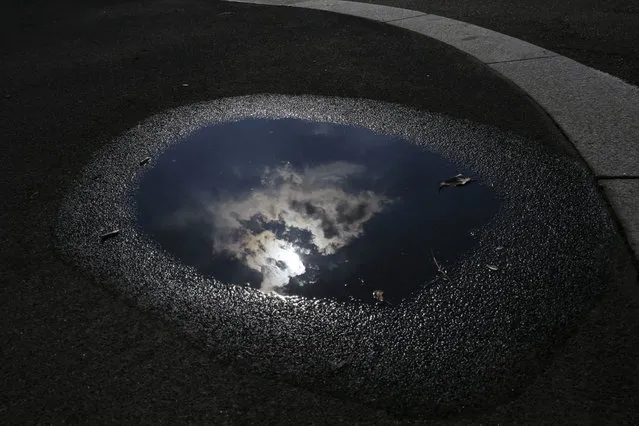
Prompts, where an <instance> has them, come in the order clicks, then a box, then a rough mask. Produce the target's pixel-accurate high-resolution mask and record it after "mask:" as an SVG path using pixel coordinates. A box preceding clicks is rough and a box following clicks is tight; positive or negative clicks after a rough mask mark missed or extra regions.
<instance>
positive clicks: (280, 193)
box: [171, 161, 391, 293]
mask: <svg viewBox="0 0 639 426" xmlns="http://www.w3.org/2000/svg"><path fill="white" fill-rule="evenodd" d="M365 170H366V169H365V167H364V166H362V165H359V164H353V163H348V162H339V161H338V162H333V163H330V164H324V165H319V166H315V167H309V168H306V169H304V170H296V169H294V168H293V167H292V166H290V165H289V164H285V165H282V166H279V167H277V168H266V169H265V170H264V172H263V174H262V176H261V186H260V187H259V188H256V189H254V190H252V191H250V192H247V193H244V194H242V195H241V196H227V197H221V199H217V200H212V199H204V200H205V201H204V200H201V201H202V202H203V207H204V209H203V210H204V213H205V215H204V216H202V211H200V212H199V213H196V212H193V211H180V212H177V213H176V215H175V216H174V217H173V220H172V221H171V222H172V225H173V226H182V225H185V224H187V223H191V222H193V221H194V220H202V219H204V220H206V222H208V223H209V224H210V225H211V229H212V233H211V238H212V243H213V247H212V251H213V253H216V254H221V253H226V254H230V255H232V256H233V257H235V258H236V259H239V260H240V261H242V262H243V263H244V264H245V265H246V266H248V267H249V268H251V269H253V270H255V271H258V272H260V273H261V274H262V276H263V280H262V283H261V289H262V290H263V291H266V292H270V291H275V292H278V293H284V292H285V288H284V287H285V286H286V285H287V284H288V283H289V280H290V279H291V278H292V277H296V276H299V275H302V274H304V272H305V271H306V267H305V266H304V264H303V262H302V257H301V256H303V255H305V254H310V253H313V254H320V255H330V254H333V253H335V252H336V251H337V250H339V249H340V248H342V247H344V246H346V245H348V244H349V243H350V242H351V241H353V240H354V239H355V238H357V237H358V236H360V235H361V234H362V233H363V232H364V224H365V223H366V222H367V221H368V220H370V219H371V218H372V217H373V216H374V215H375V214H377V213H378V212H380V211H381V210H382V209H383V207H384V206H385V205H387V204H388V203H390V202H391V200H390V199H388V198H387V197H385V196H383V195H380V194H375V193H374V192H372V191H356V190H354V189H353V188H350V190H349V188H348V186H349V185H348V184H349V179H352V178H356V177H358V176H360V175H362V174H363V173H364V172H365Z"/></svg>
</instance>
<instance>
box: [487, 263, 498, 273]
mask: <svg viewBox="0 0 639 426" xmlns="http://www.w3.org/2000/svg"><path fill="white" fill-rule="evenodd" d="M486 268H488V269H490V270H491V271H499V267H498V266H495V265H489V264H486Z"/></svg>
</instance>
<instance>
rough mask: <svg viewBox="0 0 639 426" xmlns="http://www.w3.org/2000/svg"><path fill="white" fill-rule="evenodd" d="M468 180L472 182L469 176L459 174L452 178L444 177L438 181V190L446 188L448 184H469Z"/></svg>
mask: <svg viewBox="0 0 639 426" xmlns="http://www.w3.org/2000/svg"><path fill="white" fill-rule="evenodd" d="M470 182H472V179H471V178H469V177H464V176H462V175H461V174H458V175H457V176H453V177H452V178H449V179H446V180H445V181H443V182H440V183H439V190H440V191H441V190H442V188H446V187H449V186H464V185H466V184H469V183H470Z"/></svg>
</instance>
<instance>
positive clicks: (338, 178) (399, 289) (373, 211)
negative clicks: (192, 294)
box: [136, 119, 498, 304]
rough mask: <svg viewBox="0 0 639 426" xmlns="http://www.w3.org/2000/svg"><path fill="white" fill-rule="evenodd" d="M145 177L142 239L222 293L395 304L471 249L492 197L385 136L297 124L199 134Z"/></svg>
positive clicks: (257, 124) (256, 124)
mask: <svg viewBox="0 0 639 426" xmlns="http://www.w3.org/2000/svg"><path fill="white" fill-rule="evenodd" d="M146 167H151V168H150V169H149V170H148V171H147V172H146V173H145V175H144V176H143V178H142V180H141V182H140V189H139V191H138V193H137V195H136V201H137V206H138V221H139V226H140V227H141V229H142V230H143V231H144V232H146V233H147V234H148V235H150V236H151V237H152V238H154V239H155V240H156V241H157V242H158V243H159V244H160V246H161V247H162V248H163V249H164V250H166V251H167V252H169V253H171V254H172V255H173V256H175V257H176V258H178V259H179V260H181V261H182V262H184V263H186V264H189V265H192V266H194V267H196V268H197V269H198V270H199V271H200V272H201V273H203V274H205V275H208V276H211V277H214V278H216V279H218V280H220V281H222V282H224V283H228V284H236V285H242V286H251V287H253V288H256V289H261V290H262V291H265V292H270V291H274V292H277V293H279V294H283V295H297V296H302V297H309V298H332V299H338V300H344V301H362V302H366V303H380V302H379V300H380V297H379V296H380V294H379V293H375V292H376V291H378V290H379V291H383V297H382V299H383V300H384V303H390V304H396V303H399V302H401V300H402V299H405V298H410V297H411V295H413V294H414V293H415V292H416V291H417V290H419V289H420V288H422V287H423V286H424V285H427V284H428V283H429V282H431V281H432V280H433V279H434V278H435V277H436V276H437V273H438V272H437V267H436V265H435V263H434V262H433V259H432V255H431V251H432V252H433V253H435V256H436V258H437V261H438V262H439V263H440V264H442V265H446V264H449V263H451V262H454V261H456V260H457V259H459V257H460V256H461V255H462V254H463V253H464V252H467V251H468V250H470V249H471V248H473V245H474V244H475V243H476V241H475V240H474V238H473V236H472V235H471V231H472V230H473V229H475V228H477V227H480V226H482V225H484V224H486V223H487V222H488V221H489V220H490V218H491V217H492V216H493V215H494V214H495V212H496V210H497V207H498V201H497V199H496V198H495V195H494V193H493V191H492V190H491V189H490V188H488V187H486V186H483V185H481V182H472V183H471V184H468V185H465V186H463V187H451V188H444V189H443V190H441V191H439V189H440V188H439V185H440V182H442V181H444V180H445V179H447V178H450V177H452V176H456V175H457V174H459V173H462V174H463V175H464V176H467V175H468V176H469V177H471V178H475V176H473V175H472V174H468V173H469V172H468V171H467V170H463V169H459V168H458V167H456V166H455V165H453V164H451V163H449V162H448V161H446V160H445V159H443V158H442V157H440V156H438V155H436V154H433V153H431V152H427V151H423V150H422V149H420V148H419V147H417V146H416V145H414V144H411V143H409V142H407V141H404V140H402V139H400V138H397V137H389V136H385V135H380V134H376V133H373V132H372V131H370V130H368V129H365V128H361V127H353V126H345V125H335V124H329V123H319V122H310V121H303V120H297V119H279V120H266V119H246V120H242V121H237V122H229V123H223V124H218V125H214V126H209V127H205V128H203V129H201V130H199V131H197V132H195V133H193V134H192V135H190V136H189V137H188V138H187V139H186V140H185V141H183V142H182V143H179V144H176V145H174V146H172V147H171V148H169V149H168V150H167V151H165V152H164V153H163V154H162V155H161V156H160V157H159V158H157V159H153V161H152V162H151V163H150V164H148V165H147V166H146Z"/></svg>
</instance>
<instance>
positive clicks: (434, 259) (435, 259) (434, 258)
mask: <svg viewBox="0 0 639 426" xmlns="http://www.w3.org/2000/svg"><path fill="white" fill-rule="evenodd" d="M430 255H431V256H432V257H433V262H435V266H436V267H437V272H439V273H440V274H441V275H442V276H443V277H444V279H445V280H446V281H450V280H449V279H448V274H447V273H446V270H445V269H444V268H443V267H442V265H441V264H440V263H439V262H438V261H437V258H436V257H435V253H433V250H432V249H431V251H430Z"/></svg>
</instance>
